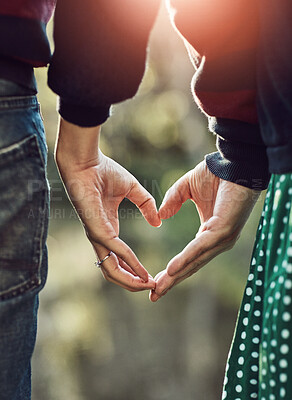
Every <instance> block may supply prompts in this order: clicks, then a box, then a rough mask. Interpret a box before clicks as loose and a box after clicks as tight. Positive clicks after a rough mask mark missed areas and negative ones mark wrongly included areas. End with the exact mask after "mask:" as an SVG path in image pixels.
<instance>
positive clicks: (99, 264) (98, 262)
mask: <svg viewBox="0 0 292 400" xmlns="http://www.w3.org/2000/svg"><path fill="white" fill-rule="evenodd" d="M111 255H112V252H111V251H110V252H109V253H108V255H106V256H105V257H104V258H103V259H102V260H99V261H95V263H94V265H95V266H96V267H97V268H100V267H101V264H102V263H103V262H104V261H105V260H107V259H108V258H110V256H111Z"/></svg>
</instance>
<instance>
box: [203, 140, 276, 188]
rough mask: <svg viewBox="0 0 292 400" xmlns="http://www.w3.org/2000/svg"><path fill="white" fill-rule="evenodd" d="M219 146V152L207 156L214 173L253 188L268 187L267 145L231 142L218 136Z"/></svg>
mask: <svg viewBox="0 0 292 400" xmlns="http://www.w3.org/2000/svg"><path fill="white" fill-rule="evenodd" d="M217 148H218V150H219V151H218V152H215V153H211V154H208V155H207V156H206V157H205V158H206V163H207V166H208V168H209V170H210V171H211V172H212V173H213V174H214V175H216V176H218V177H219V178H221V179H224V180H226V181H230V182H234V183H236V184H238V185H241V186H245V187H248V188H250V189H253V190H264V189H266V188H267V186H268V184H269V180H270V173H269V170H268V159H267V155H266V148H265V146H262V145H257V144H247V143H238V142H231V141H228V140H225V139H223V138H221V137H220V136H217Z"/></svg>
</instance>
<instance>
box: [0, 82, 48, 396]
mask: <svg viewBox="0 0 292 400" xmlns="http://www.w3.org/2000/svg"><path fill="white" fill-rule="evenodd" d="M46 161H47V146H46V140H45V133H44V128H43V122H42V118H41V115H40V112H39V104H38V102H37V99H36V97H35V96H32V95H31V94H30V92H29V89H25V88H23V87H21V86H19V85H17V84H15V83H12V82H9V81H5V80H0V400H28V399H30V398H31V366H30V361H31V356H32V353H33V349H34V345H35V339H36V330H37V312H38V293H39V291H40V290H41V289H42V288H43V286H44V284H45V281H46V275H47V249H46V237H47V228H48V209H49V190H48V184H47V179H46Z"/></svg>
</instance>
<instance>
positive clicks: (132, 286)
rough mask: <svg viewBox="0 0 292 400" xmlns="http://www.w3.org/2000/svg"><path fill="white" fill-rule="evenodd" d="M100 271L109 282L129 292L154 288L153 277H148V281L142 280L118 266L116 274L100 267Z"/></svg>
mask: <svg viewBox="0 0 292 400" xmlns="http://www.w3.org/2000/svg"><path fill="white" fill-rule="evenodd" d="M102 273H103V275H104V277H105V279H106V280H107V281H109V282H112V283H114V284H116V285H118V286H120V287H122V288H124V289H126V290H129V291H130V292H140V291H143V290H149V289H150V290H153V289H154V288H155V285H156V283H155V281H154V280H153V278H150V279H149V280H148V282H143V281H141V279H140V278H139V277H137V276H136V277H134V276H133V275H132V274H130V273H129V272H127V271H125V270H124V269H123V268H121V267H120V270H119V275H118V274H116V273H115V274H114V275H113V274H111V273H110V274H109V273H108V271H107V270H105V269H104V267H103V268H102Z"/></svg>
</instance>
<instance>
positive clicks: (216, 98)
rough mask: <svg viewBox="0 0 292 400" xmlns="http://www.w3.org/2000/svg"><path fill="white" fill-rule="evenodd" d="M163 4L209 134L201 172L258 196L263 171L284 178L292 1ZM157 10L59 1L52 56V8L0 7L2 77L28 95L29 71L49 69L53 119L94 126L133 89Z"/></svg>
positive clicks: (31, 0) (291, 142)
mask: <svg viewBox="0 0 292 400" xmlns="http://www.w3.org/2000/svg"><path fill="white" fill-rule="evenodd" d="M166 1H167V3H168V7H169V9H170V3H171V5H172V7H173V9H172V10H170V14H171V18H172V22H173V24H174V26H175V28H176V29H177V30H179V32H180V34H181V35H183V36H184V38H185V39H186V40H185V42H186V43H187V48H188V51H189V54H190V56H191V59H192V61H193V64H194V68H195V70H196V72H195V76H194V79H193V81H192V88H193V94H194V98H195V101H196V102H197V104H198V105H199V107H200V108H201V109H202V110H203V111H204V112H205V114H206V115H207V116H208V118H209V128H210V130H211V131H212V132H215V133H216V134H217V147H218V150H219V151H218V152H217V153H213V154H211V155H208V156H207V164H208V167H209V169H210V170H211V171H212V172H213V173H214V174H216V175H217V176H219V177H221V178H223V179H226V180H230V181H232V182H236V183H239V184H241V185H244V186H247V187H251V188H257V189H263V188H265V187H266V186H267V184H268V181H269V173H270V172H273V173H285V172H291V171H292V157H291V152H290V148H292V135H291V128H292V127H291V121H292V119H291V115H290V114H291V110H292V83H291V80H292V78H291V73H290V71H291V61H290V54H292V53H291V50H292V34H291V33H292V32H291V31H292V24H291V23H290V17H291V16H292V3H291V1H290V0H281V3H279V2H276V0H270V2H269V7H267V6H266V2H264V0H238V1H236V2H235V1H234V0H204V1H201V0H184V1H181V0H166ZM159 3H160V1H159V0H147V1H145V2H141V1H137V0H123V1H121V0H106V1H104V0H74V2H72V1H71V0H58V2H57V7H56V14H55V29H54V40H55V51H54V54H53V56H52V58H50V52H49V46H48V41H47V37H46V34H45V26H46V23H47V21H48V19H49V17H50V15H51V13H52V11H53V8H54V0H25V1H24V0H10V1H9V4H8V2H6V1H4V0H0V35H1V38H5V40H2V39H1V41H0V77H2V78H6V79H11V80H14V81H16V82H18V83H22V84H25V85H30V86H31V87H34V82H33V75H32V66H34V67H35V66H42V65H46V64H47V63H48V62H50V67H49V75H48V82H49V86H50V87H51V88H52V90H54V91H55V92H56V93H57V94H58V95H59V96H60V107H59V111H60V114H61V115H62V116H63V117H64V118H65V119H66V120H68V121H70V122H72V123H75V124H77V125H80V126H95V125H99V124H101V123H103V122H105V121H106V119H107V118H108V116H109V111H110V107H111V105H112V104H114V103H117V102H120V101H123V100H125V99H128V98H130V97H132V96H134V95H135V93H136V92H137V90H138V87H139V84H140V82H141V79H142V77H143V74H144V70H145V60H146V49H147V43H148V38H149V33H150V31H151V28H152V26H153V23H154V20H155V17H156V14H157V11H158V7H159ZM20 81H21V82H20Z"/></svg>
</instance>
